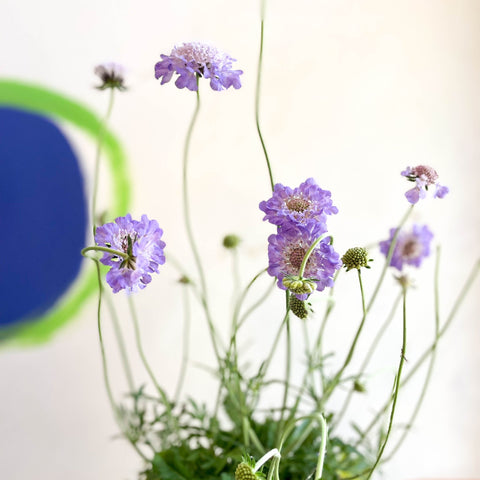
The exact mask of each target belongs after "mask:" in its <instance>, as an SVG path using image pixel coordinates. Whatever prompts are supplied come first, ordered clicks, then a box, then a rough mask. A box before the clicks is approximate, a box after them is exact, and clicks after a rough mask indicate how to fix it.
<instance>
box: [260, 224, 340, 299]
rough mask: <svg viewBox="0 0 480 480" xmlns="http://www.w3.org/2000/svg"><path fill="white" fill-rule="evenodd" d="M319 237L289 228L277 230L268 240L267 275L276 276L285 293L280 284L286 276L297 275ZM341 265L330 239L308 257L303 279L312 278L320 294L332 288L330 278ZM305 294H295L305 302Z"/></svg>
mask: <svg viewBox="0 0 480 480" xmlns="http://www.w3.org/2000/svg"><path fill="white" fill-rule="evenodd" d="M316 238H318V235H317V236H316V235H314V234H312V232H311V231H309V230H308V229H306V228H302V227H299V228H290V229H288V230H279V233H277V234H275V235H270V236H269V237H268V260H269V266H268V270H267V271H268V273H269V275H271V276H272V277H277V279H278V282H277V285H278V286H279V287H280V288H281V289H282V290H286V287H285V285H284V284H283V278H284V277H285V276H296V275H298V274H299V270H300V266H301V264H302V261H303V258H304V257H305V254H306V253H307V251H308V249H309V248H310V247H311V245H312V244H313V242H314V241H315V240H316ZM341 265H342V262H341V261H340V256H339V255H338V253H337V252H335V250H334V249H333V247H332V246H331V245H330V237H326V238H324V239H322V240H321V241H320V243H319V244H318V245H317V246H316V247H315V249H314V250H313V252H312V254H311V255H310V257H309V258H308V261H307V264H306V267H305V271H304V274H303V278H307V279H311V280H313V281H314V282H315V284H316V289H317V290H319V291H322V290H324V289H325V287H332V286H333V275H334V274H335V271H336V270H338V269H339V268H340V267H341ZM307 296H308V295H297V297H298V298H299V299H301V300H304V299H305V298H306V297H307Z"/></svg>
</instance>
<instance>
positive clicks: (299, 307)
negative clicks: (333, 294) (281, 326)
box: [290, 293, 309, 320]
mask: <svg viewBox="0 0 480 480" xmlns="http://www.w3.org/2000/svg"><path fill="white" fill-rule="evenodd" d="M307 305H308V304H307V302H306V301H305V300H299V299H298V298H297V297H296V296H295V295H294V294H293V293H292V294H291V295H290V310H291V311H292V312H293V313H294V315H296V316H297V317H298V318H301V319H302V320H304V319H305V318H307V317H308V314H309V311H308V308H307Z"/></svg>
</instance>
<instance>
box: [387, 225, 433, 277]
mask: <svg viewBox="0 0 480 480" xmlns="http://www.w3.org/2000/svg"><path fill="white" fill-rule="evenodd" d="M395 232H396V228H392V229H391V230H390V238H389V239H388V240H384V241H382V242H380V251H381V252H382V253H383V254H384V255H385V256H387V255H388V250H389V249H390V244H391V243H392V239H393V236H394V235H395ZM432 239H433V233H432V232H431V231H430V230H429V228H428V227H427V226H426V225H423V226H421V225H413V228H412V230H411V231H410V232H403V231H400V233H399V234H398V237H397V243H396V245H395V248H394V250H393V255H392V260H391V261H390V265H391V266H392V267H395V268H396V269H398V270H400V271H401V270H402V268H403V265H404V264H407V265H413V266H415V267H417V268H418V267H420V265H421V263H422V261H423V259H424V258H426V257H428V256H429V255H430V243H431V241H432Z"/></svg>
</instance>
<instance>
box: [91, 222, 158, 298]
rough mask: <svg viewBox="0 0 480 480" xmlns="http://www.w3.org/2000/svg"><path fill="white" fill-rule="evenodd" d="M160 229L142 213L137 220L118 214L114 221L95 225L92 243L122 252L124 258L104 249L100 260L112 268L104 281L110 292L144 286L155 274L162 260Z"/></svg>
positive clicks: (138, 288)
mask: <svg viewBox="0 0 480 480" xmlns="http://www.w3.org/2000/svg"><path fill="white" fill-rule="evenodd" d="M162 234H163V231H162V229H161V228H160V227H159V226H158V223H157V222H156V221H155V220H149V219H148V217H147V216H146V215H142V219H141V220H140V221H137V220H132V217H131V216H130V214H128V215H126V216H125V217H118V218H117V219H115V222H111V223H106V224H105V225H102V226H100V227H98V228H97V230H96V232H95V243H96V244H97V245H100V246H103V247H108V248H111V249H113V250H116V251H118V252H122V253H124V254H126V255H125V257H126V258H124V257H121V256H119V255H115V254H113V253H109V252H105V253H104V255H103V258H102V259H101V260H100V261H101V262H102V263H103V264H104V265H109V266H111V267H112V268H111V269H110V270H109V271H108V273H107V276H106V280H107V283H108V284H109V285H110V286H111V287H112V290H113V293H117V292H119V291H120V290H122V289H125V290H127V291H129V292H133V291H137V290H140V289H142V288H145V287H146V285H147V284H149V283H150V282H151V280H152V277H151V275H150V274H151V273H158V267H159V265H163V264H164V263H165V255H164V251H163V249H164V248H165V242H163V241H162V240H161V237H162Z"/></svg>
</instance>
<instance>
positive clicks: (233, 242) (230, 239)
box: [223, 234, 241, 248]
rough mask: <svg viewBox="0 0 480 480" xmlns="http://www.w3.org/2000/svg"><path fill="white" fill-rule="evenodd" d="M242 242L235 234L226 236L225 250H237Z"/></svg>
mask: <svg viewBox="0 0 480 480" xmlns="http://www.w3.org/2000/svg"><path fill="white" fill-rule="evenodd" d="M240 241H241V240H240V237H239V236H238V235H235V234H230V235H226V236H225V237H224V238H223V246H224V247H225V248H236V247H238V244H239V243H240Z"/></svg>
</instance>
